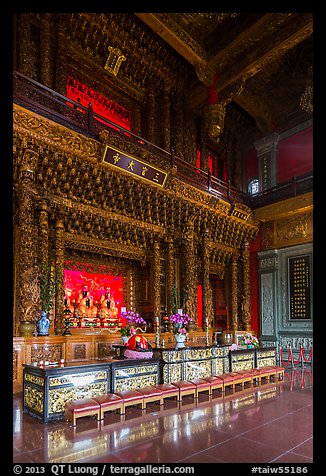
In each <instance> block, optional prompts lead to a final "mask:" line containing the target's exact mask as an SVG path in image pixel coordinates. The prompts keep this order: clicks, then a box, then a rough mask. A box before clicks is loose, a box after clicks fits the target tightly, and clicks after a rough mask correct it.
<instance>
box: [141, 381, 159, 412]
mask: <svg viewBox="0 0 326 476" xmlns="http://www.w3.org/2000/svg"><path fill="white" fill-rule="evenodd" d="M137 392H139V393H141V394H142V395H143V397H144V407H145V408H146V404H147V403H150V402H159V404H160V405H163V403H164V399H163V393H162V390H159V389H158V388H156V387H154V386H151V385H148V386H147V387H141V388H137Z"/></svg>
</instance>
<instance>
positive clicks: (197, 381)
mask: <svg viewBox="0 0 326 476" xmlns="http://www.w3.org/2000/svg"><path fill="white" fill-rule="evenodd" d="M190 382H191V383H194V384H195V385H196V387H198V388H207V389H208V388H210V386H211V385H210V383H209V382H207V380H204V379H203V378H196V379H193V380H190Z"/></svg>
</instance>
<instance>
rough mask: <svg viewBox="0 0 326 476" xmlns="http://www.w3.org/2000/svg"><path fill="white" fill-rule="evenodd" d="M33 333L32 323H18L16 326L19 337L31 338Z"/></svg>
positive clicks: (33, 326) (33, 325)
mask: <svg viewBox="0 0 326 476" xmlns="http://www.w3.org/2000/svg"><path fill="white" fill-rule="evenodd" d="M34 331H35V324H34V322H30V321H20V323H19V326H18V332H19V336H20V337H33V332H34Z"/></svg>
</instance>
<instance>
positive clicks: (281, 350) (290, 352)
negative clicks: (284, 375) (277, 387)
mask: <svg viewBox="0 0 326 476" xmlns="http://www.w3.org/2000/svg"><path fill="white" fill-rule="evenodd" d="M291 355H292V349H291V347H290V349H289V356H288V359H287V362H286V363H285V362H284V360H283V349H282V347H280V361H281V363H282V365H283V367H287V366H288V365H289V363H290V360H291Z"/></svg>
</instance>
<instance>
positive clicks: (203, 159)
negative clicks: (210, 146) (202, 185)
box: [199, 116, 207, 171]
mask: <svg viewBox="0 0 326 476" xmlns="http://www.w3.org/2000/svg"><path fill="white" fill-rule="evenodd" d="M206 127H207V126H206V117H205V116H204V117H201V121H200V133H199V137H200V144H199V146H200V168H201V169H203V170H205V171H207V146H206V143H207V139H206V138H207V132H206Z"/></svg>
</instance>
